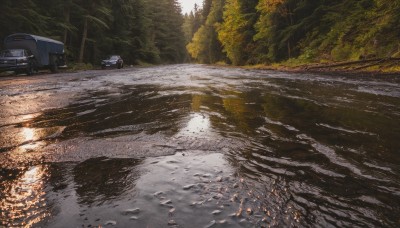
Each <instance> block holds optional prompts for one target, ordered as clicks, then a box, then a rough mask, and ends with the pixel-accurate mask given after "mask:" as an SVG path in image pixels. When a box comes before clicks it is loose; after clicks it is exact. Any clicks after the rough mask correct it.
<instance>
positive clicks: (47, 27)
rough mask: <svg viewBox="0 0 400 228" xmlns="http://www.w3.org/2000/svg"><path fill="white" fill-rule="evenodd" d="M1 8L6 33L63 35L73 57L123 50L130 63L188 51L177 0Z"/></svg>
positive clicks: (13, 1) (179, 56)
mask: <svg viewBox="0 0 400 228" xmlns="http://www.w3.org/2000/svg"><path fill="white" fill-rule="evenodd" d="M0 12H1V14H0V28H1V29H0V38H1V39H4V38H5V37H6V36H8V35H10V34H12V33H20V32H21V33H30V34H35V35H42V36H46V37H50V38H53V39H56V40H60V41H63V42H64V43H65V46H66V51H67V54H68V58H69V60H70V61H71V60H72V61H77V62H86V63H95V64H99V60H100V59H101V58H104V57H105V56H106V55H109V54H120V55H122V56H123V58H124V60H125V62H127V63H128V64H135V63H138V62H142V61H143V62H150V63H177V62H182V61H183V60H184V58H185V57H186V50H185V40H184V35H183V31H182V24H183V16H182V15H181V8H180V5H179V3H178V2H177V0H51V1H49V0H5V1H2V3H1V4H0ZM0 45H2V44H0Z"/></svg>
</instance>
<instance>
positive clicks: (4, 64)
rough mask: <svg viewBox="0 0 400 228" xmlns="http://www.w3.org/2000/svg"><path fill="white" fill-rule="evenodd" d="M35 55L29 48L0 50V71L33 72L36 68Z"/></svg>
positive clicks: (29, 73)
mask: <svg viewBox="0 0 400 228" xmlns="http://www.w3.org/2000/svg"><path fill="white" fill-rule="evenodd" d="M36 68H37V66H36V60H35V57H34V56H33V55H32V53H30V51H29V50H25V49H6V50H3V51H1V52H0V71H14V72H15V73H16V74H18V73H26V74H27V75H31V74H33V71H34V70H37V69H36Z"/></svg>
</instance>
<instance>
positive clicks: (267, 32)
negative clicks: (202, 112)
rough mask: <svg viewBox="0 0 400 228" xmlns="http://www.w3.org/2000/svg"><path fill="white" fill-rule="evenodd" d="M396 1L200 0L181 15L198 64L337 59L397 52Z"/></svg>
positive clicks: (399, 35) (389, 55)
mask: <svg viewBox="0 0 400 228" xmlns="http://www.w3.org/2000/svg"><path fill="white" fill-rule="evenodd" d="M399 12H400V1H399V0H205V1H204V6H203V8H202V9H199V10H197V11H196V10H195V11H194V13H192V14H190V15H186V16H185V18H186V19H185V25H184V28H186V27H191V28H192V30H188V29H185V30H184V31H185V34H186V37H187V38H188V37H191V36H192V38H190V41H189V44H188V45H187V50H188V52H189V53H190V55H191V56H192V58H194V59H195V60H197V61H199V62H202V63H216V62H228V63H231V64H234V65H251V64H271V63H276V62H285V61H292V62H299V63H313V62H322V63H323V62H337V61H356V60H362V59H370V58H395V57H400V13H399Z"/></svg>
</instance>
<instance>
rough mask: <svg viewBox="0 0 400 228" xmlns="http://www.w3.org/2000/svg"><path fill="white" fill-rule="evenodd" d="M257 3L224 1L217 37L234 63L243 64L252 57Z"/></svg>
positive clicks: (253, 0)
mask: <svg viewBox="0 0 400 228" xmlns="http://www.w3.org/2000/svg"><path fill="white" fill-rule="evenodd" d="M257 3H258V1H257V0H246V1H245V0H227V1H226V5H225V10H224V14H223V18H224V22H223V23H222V24H221V26H220V27H219V30H218V38H219V40H220V41H221V43H222V45H223V47H224V51H225V52H226V54H227V56H228V58H229V59H230V60H231V61H232V63H233V64H234V65H243V64H245V63H246V62H248V61H249V60H250V59H251V57H252V56H251V55H252V52H253V50H254V43H253V36H254V34H255V30H254V25H255V23H256V20H257V18H258V14H257V12H256V9H255V7H256V5H257Z"/></svg>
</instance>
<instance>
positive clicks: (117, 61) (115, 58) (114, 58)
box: [101, 55, 124, 69]
mask: <svg viewBox="0 0 400 228" xmlns="http://www.w3.org/2000/svg"><path fill="white" fill-rule="evenodd" d="M123 67H124V60H122V58H121V56H119V55H110V56H109V57H108V58H107V59H104V60H102V61H101V68H102V69H106V68H118V69H121V68H123Z"/></svg>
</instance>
